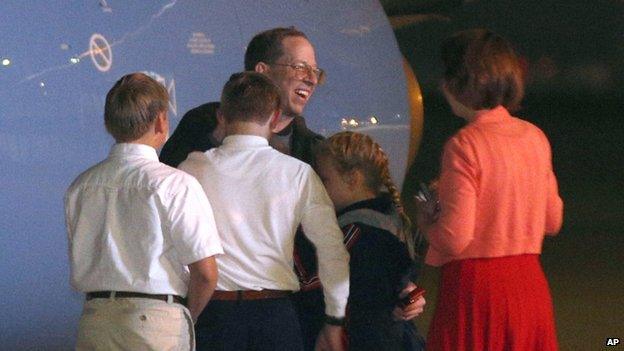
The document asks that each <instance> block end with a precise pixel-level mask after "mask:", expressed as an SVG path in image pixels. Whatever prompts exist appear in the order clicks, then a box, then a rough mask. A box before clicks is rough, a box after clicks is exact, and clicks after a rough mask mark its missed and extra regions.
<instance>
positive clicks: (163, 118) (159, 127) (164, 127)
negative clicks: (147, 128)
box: [154, 111, 169, 135]
mask: <svg viewBox="0 0 624 351" xmlns="http://www.w3.org/2000/svg"><path fill="white" fill-rule="evenodd" d="M154 132H155V133H156V134H165V135H166V134H168V133H169V118H168V117H167V111H163V112H161V113H159V114H158V116H157V117H156V120H155V121H154Z"/></svg>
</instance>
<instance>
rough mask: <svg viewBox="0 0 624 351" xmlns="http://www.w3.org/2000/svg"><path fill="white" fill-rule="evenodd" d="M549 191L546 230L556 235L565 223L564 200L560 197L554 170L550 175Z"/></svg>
mask: <svg viewBox="0 0 624 351" xmlns="http://www.w3.org/2000/svg"><path fill="white" fill-rule="evenodd" d="M547 191H548V195H547V196H548V198H547V200H546V225H545V227H546V228H545V231H546V233H547V234H550V235H555V234H557V233H558V232H559V229H561V225H562V224H563V200H561V197H559V188H558V186H557V178H555V173H554V172H553V171H552V170H551V171H550V172H549V175H548V184H547Z"/></svg>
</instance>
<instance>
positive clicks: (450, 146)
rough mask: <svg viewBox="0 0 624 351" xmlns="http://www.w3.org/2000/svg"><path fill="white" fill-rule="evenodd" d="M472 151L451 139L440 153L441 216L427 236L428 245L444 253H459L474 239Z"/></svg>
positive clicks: (474, 183)
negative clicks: (441, 153)
mask: <svg viewBox="0 0 624 351" xmlns="http://www.w3.org/2000/svg"><path fill="white" fill-rule="evenodd" d="M471 150H472V149H471V147H470V146H469V145H468V144H467V143H462V142H460V141H459V140H458V139H457V138H452V139H450V140H449V142H448V143H447V145H446V146H445V148H444V153H443V156H442V167H441V174H440V181H439V200H440V209H441V211H440V218H439V219H438V221H437V222H436V223H435V224H434V225H433V226H432V228H431V229H430V230H429V232H428V233H426V235H427V239H428V240H429V243H430V244H431V246H433V247H434V248H435V249H436V250H437V251H439V252H441V253H443V254H445V255H450V256H457V255H459V254H460V253H461V252H462V251H464V250H465V249H466V247H468V245H469V244H470V242H471V241H472V240H473V238H474V229H475V216H476V204H477V181H476V179H477V176H476V174H477V170H476V165H475V161H474V159H473V157H472V152H471Z"/></svg>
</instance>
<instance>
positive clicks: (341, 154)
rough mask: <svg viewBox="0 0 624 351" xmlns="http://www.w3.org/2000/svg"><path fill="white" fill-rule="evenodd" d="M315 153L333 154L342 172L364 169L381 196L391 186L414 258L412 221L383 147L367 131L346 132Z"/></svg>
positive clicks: (402, 236) (401, 234) (401, 236)
mask: <svg viewBox="0 0 624 351" xmlns="http://www.w3.org/2000/svg"><path fill="white" fill-rule="evenodd" d="M315 154H316V155H317V156H322V157H327V156H328V157H330V158H331V159H332V160H333V161H334V163H335V165H336V166H337V168H338V170H339V171H340V172H341V173H346V172H349V171H352V170H354V169H358V170H360V171H362V173H363V174H364V178H365V182H366V186H367V187H368V188H369V189H371V190H372V191H373V192H374V193H375V194H376V195H379V193H380V192H381V188H382V187H383V186H385V187H386V189H388V192H389V193H390V196H391V198H392V202H393V204H394V206H395V208H396V211H397V213H398V214H399V216H400V218H401V222H402V225H403V226H402V227H403V228H402V230H400V231H399V233H398V235H397V236H398V238H399V240H401V241H402V242H404V243H405V244H406V245H407V249H408V252H409V254H410V257H412V258H414V256H415V250H414V235H413V233H412V230H411V226H412V224H411V221H410V219H409V217H408V216H407V215H406V214H405V211H404V209H403V205H402V204H401V195H400V193H399V190H398V188H397V187H396V185H395V184H394V182H393V181H392V178H391V176H390V167H389V161H388V156H387V155H386V153H385V152H384V151H383V149H382V148H381V146H379V144H377V143H376V142H375V141H374V140H373V139H372V138H371V137H370V136H368V135H366V134H361V133H355V132H350V131H346V132H340V133H336V134H334V135H332V136H331V137H330V138H329V139H326V140H325V141H324V142H322V143H321V144H320V145H319V147H318V148H317V150H316V153H315Z"/></svg>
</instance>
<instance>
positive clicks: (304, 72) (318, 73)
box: [271, 62, 325, 84]
mask: <svg viewBox="0 0 624 351" xmlns="http://www.w3.org/2000/svg"><path fill="white" fill-rule="evenodd" d="M271 65H275V66H286V67H290V68H292V70H293V71H295V75H296V77H297V79H303V78H306V77H310V76H311V75H314V77H316V81H317V82H318V84H323V83H325V71H323V70H322V69H320V68H314V67H312V66H310V65H308V64H307V63H305V62H297V63H289V64H284V63H271Z"/></svg>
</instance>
